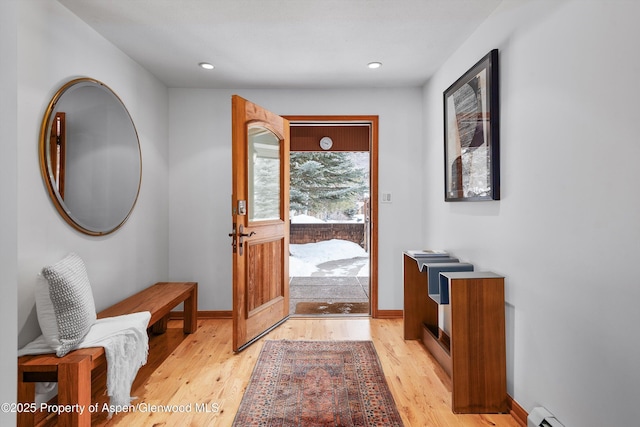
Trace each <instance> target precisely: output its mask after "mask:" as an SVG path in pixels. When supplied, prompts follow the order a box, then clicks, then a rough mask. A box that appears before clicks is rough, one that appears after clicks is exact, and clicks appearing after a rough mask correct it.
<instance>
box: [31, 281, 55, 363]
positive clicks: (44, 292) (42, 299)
mask: <svg viewBox="0 0 640 427" xmlns="http://www.w3.org/2000/svg"><path fill="white" fill-rule="evenodd" d="M36 313H37V315H38V323H40V329H41V330H42V336H43V337H44V340H45V341H46V343H47V344H48V345H49V347H51V349H52V350H54V351H57V350H58V347H60V337H59V336H58V321H57V320H56V313H55V311H54V310H53V304H52V303H51V297H50V296H49V282H47V279H46V278H45V277H44V276H43V275H42V274H41V273H38V277H37V278H36Z"/></svg>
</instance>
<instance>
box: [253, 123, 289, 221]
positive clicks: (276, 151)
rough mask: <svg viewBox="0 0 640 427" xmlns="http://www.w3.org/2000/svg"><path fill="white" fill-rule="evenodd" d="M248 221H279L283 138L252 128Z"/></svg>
mask: <svg viewBox="0 0 640 427" xmlns="http://www.w3.org/2000/svg"><path fill="white" fill-rule="evenodd" d="M248 135H249V141H248V143H249V147H248V149H249V156H248V158H249V164H248V171H249V201H248V202H249V203H248V214H249V221H261V220H270V219H280V218H281V212H280V206H281V203H280V170H281V167H280V138H278V136H277V135H276V134H274V133H273V132H271V131H270V130H269V129H267V128H265V127H263V126H249V130H248Z"/></svg>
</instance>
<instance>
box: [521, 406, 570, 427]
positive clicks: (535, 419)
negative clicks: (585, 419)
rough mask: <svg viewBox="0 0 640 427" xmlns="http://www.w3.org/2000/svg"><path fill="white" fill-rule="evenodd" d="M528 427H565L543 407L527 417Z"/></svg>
mask: <svg viewBox="0 0 640 427" xmlns="http://www.w3.org/2000/svg"><path fill="white" fill-rule="evenodd" d="M527 427H564V426H563V425H562V424H561V423H560V421H558V420H556V417H554V416H553V414H551V412H549V411H547V410H546V409H545V408H543V407H541V406H540V407H537V408H534V409H533V411H531V413H530V414H529V416H528V417H527Z"/></svg>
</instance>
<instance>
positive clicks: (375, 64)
mask: <svg viewBox="0 0 640 427" xmlns="http://www.w3.org/2000/svg"><path fill="white" fill-rule="evenodd" d="M367 67H369V68H371V69H374V68H380V67H382V62H369V63H368V64H367Z"/></svg>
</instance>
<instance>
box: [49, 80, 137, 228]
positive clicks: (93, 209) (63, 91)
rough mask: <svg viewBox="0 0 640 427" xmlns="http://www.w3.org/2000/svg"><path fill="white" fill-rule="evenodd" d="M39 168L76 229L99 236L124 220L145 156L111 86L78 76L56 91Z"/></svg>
mask: <svg viewBox="0 0 640 427" xmlns="http://www.w3.org/2000/svg"><path fill="white" fill-rule="evenodd" d="M40 170H41V172H42V178H43V180H44V182H45V185H46V187H47V190H48V192H49V196H50V197H51V200H52V202H53V204H54V205H55V207H56V209H57V210H58V212H59V213H60V215H62V217H63V218H64V219H65V220H66V221H67V223H69V225H71V226H72V227H74V228H75V229H76V230H78V231H81V232H83V233H85V234H89V235H93V236H101V235H105V234H109V233H112V232H114V231H116V230H117V229H118V228H120V227H122V225H123V224H124V223H125V222H126V220H127V219H128V218H129V216H130V215H131V212H132V211H133V208H134V206H135V204H136V201H137V199H138V193H139V191H140V183H141V180H142V155H141V151H140V142H139V140H138V133H137V131H136V128H135V126H134V124H133V120H132V119H131V116H130V115H129V111H128V110H127V108H126V107H125V106H124V104H123V103H122V100H121V99H120V98H119V97H118V95H116V94H115V93H114V92H113V91H112V90H111V89H110V88H109V87H108V86H107V85H105V84H104V83H102V82H100V81H98V80H95V79H90V78H78V79H74V80H71V81H69V82H68V83H66V84H64V85H63V86H62V87H61V88H60V89H59V90H58V91H57V92H56V94H55V95H54V96H53V98H52V99H51V102H49V106H48V107H47V110H46V112H45V115H44V118H43V120H42V126H41V128H40Z"/></svg>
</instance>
